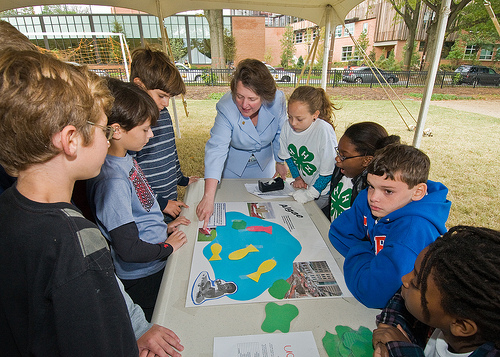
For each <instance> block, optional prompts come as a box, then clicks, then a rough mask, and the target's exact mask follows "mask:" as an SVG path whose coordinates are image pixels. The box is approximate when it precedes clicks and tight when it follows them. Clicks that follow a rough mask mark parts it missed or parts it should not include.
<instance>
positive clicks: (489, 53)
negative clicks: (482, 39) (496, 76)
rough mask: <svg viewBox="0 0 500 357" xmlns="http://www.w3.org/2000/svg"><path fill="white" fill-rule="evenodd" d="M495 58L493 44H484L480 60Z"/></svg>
mask: <svg viewBox="0 0 500 357" xmlns="http://www.w3.org/2000/svg"><path fill="white" fill-rule="evenodd" d="M492 58H493V46H492V45H490V46H484V48H481V53H479V59H480V60H487V61H491V59H492Z"/></svg>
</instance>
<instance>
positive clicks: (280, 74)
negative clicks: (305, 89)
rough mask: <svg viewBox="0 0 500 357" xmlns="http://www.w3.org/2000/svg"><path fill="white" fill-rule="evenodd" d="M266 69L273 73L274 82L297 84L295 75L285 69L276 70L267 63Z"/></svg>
mask: <svg viewBox="0 0 500 357" xmlns="http://www.w3.org/2000/svg"><path fill="white" fill-rule="evenodd" d="M266 67H267V69H268V70H269V72H271V75H272V76H273V78H274V80H275V81H276V82H292V81H293V82H295V73H293V72H288V71H285V70H283V69H276V68H274V67H273V66H271V65H269V64H267V63H266Z"/></svg>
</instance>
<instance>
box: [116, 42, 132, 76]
mask: <svg viewBox="0 0 500 357" xmlns="http://www.w3.org/2000/svg"><path fill="white" fill-rule="evenodd" d="M118 37H119V38H120V47H121V49H122V56H123V64H124V67H125V75H126V76H127V82H129V81H130V73H129V72H128V63H127V54H126V53H125V35H124V34H122V33H120V34H119V36H118Z"/></svg>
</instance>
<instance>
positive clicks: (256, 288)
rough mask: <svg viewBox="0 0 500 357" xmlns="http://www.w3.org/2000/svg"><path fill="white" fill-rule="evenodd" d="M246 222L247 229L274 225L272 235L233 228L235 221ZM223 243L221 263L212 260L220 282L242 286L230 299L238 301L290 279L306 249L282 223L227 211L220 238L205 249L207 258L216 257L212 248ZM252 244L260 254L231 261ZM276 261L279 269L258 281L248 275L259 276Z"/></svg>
mask: <svg viewBox="0 0 500 357" xmlns="http://www.w3.org/2000/svg"><path fill="white" fill-rule="evenodd" d="M235 220H243V221H245V222H246V227H250V226H264V227H269V226H272V232H273V233H272V234H269V233H266V232H251V231H248V230H246V229H234V228H232V225H233V221H235ZM214 244H220V245H221V247H222V250H221V252H220V253H219V256H220V258H221V259H220V260H212V261H209V262H210V264H211V265H212V269H213V271H214V275H215V278H216V279H222V280H225V281H232V282H234V283H235V284H236V285H237V286H238V290H237V291H236V293H234V294H232V295H228V296H227V297H228V298H230V299H234V300H241V301H244V300H250V299H253V298H256V297H257V296H259V295H260V294H262V293H263V292H264V291H266V290H267V289H269V288H270V287H271V286H272V285H273V283H274V282H275V281H276V280H278V279H287V278H289V277H290V276H291V275H292V273H293V261H294V260H295V258H296V257H297V256H298V255H299V254H300V252H301V250H302V246H301V245H300V243H299V241H298V240H297V239H296V238H295V237H294V236H292V235H291V234H290V232H288V231H287V230H286V229H285V228H283V227H282V226H280V225H279V224H276V223H272V222H268V221H265V220H262V219H260V218H254V217H249V216H246V215H244V214H242V213H239V212H226V225H225V226H219V227H217V237H216V238H215V239H214V240H213V241H212V242H211V243H210V244H208V245H207V246H206V247H205V248H204V249H203V255H204V256H205V258H207V260H208V259H210V258H211V257H212V255H213V253H212V250H211V246H212V245H214ZM250 244H252V245H253V246H254V247H255V248H257V249H258V250H259V251H258V252H251V253H249V254H247V255H246V256H245V257H244V258H243V259H239V260H230V259H229V258H228V256H229V254H231V253H232V252H234V251H236V250H239V249H243V248H246V247H247V246H248V245H250ZM269 259H273V260H275V261H276V266H275V267H274V268H273V269H272V270H271V271H269V272H267V273H264V274H262V275H261V276H260V278H259V281H258V282H256V281H254V280H252V279H250V278H249V277H248V276H247V275H248V274H252V273H255V272H256V271H257V270H258V269H259V266H260V264H262V263H263V262H264V261H266V260H269Z"/></svg>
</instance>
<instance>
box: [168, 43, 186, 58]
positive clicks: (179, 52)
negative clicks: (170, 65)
mask: <svg viewBox="0 0 500 357" xmlns="http://www.w3.org/2000/svg"><path fill="white" fill-rule="evenodd" d="M170 47H171V48H172V55H173V56H174V60H176V61H179V60H180V59H181V58H184V57H186V55H187V53H188V49H187V46H186V45H185V44H184V40H183V39H182V38H171V39H170Z"/></svg>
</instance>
